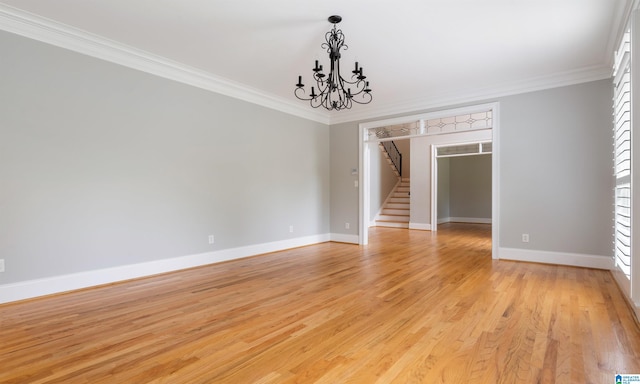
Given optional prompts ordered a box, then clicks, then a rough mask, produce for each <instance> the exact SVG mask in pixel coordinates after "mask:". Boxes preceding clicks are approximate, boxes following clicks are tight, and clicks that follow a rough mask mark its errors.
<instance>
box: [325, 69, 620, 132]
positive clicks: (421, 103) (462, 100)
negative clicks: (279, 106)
mask: <svg viewBox="0 0 640 384" xmlns="http://www.w3.org/2000/svg"><path fill="white" fill-rule="evenodd" d="M611 73H612V69H611V67H610V66H609V65H608V64H603V65H598V66H593V67H585V68H580V69H576V70H571V71H566V72H560V73H554V74H551V75H547V76H542V77H535V78H530V79H524V80H522V81H519V82H512V83H508V84H504V85H502V86H491V87H487V88H482V89H478V90H470V91H465V92H457V93H452V94H448V95H447V94H439V95H438V94H433V95H430V96H429V97H428V98H425V99H422V100H407V101H403V102H398V103H395V104H388V105H380V104H376V105H375V106H370V107H367V106H363V107H362V108H359V109H357V110H349V111H340V114H339V115H337V114H336V115H331V124H341V123H347V122H351V121H360V120H370V119H374V118H379V117H384V116H391V115H399V114H403V113H411V112H415V111H424V110H428V109H438V108H446V107H447V106H451V105H460V104H467V103H474V102H478V101H481V100H490V99H496V98H498V97H504V96H511V95H517V94H521V93H527V92H535V91H541V90H544V89H551V88H557V87H564V86H568V85H574V84H580V83H587V82H591V81H597V80H603V79H608V78H610V77H611ZM426 93H428V92H426ZM369 105H371V104H369Z"/></svg>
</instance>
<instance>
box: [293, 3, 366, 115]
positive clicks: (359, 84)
mask: <svg viewBox="0 0 640 384" xmlns="http://www.w3.org/2000/svg"><path fill="white" fill-rule="evenodd" d="M340 21H342V17H340V16H336V15H334V16H330V17H329V22H330V23H332V24H333V29H332V30H330V31H329V32H327V33H326V34H325V40H326V42H325V43H322V45H321V47H322V48H324V49H326V50H327V53H328V54H329V61H330V62H331V68H330V70H329V74H328V75H326V74H324V73H323V72H322V65H318V60H316V65H315V68H313V69H312V71H313V80H315V82H316V85H315V86H312V87H311V93H310V94H309V95H307V92H306V91H305V89H304V84H302V76H298V84H296V89H295V91H294V94H295V95H296V97H297V98H298V99H300V100H305V101H309V103H310V104H311V106H312V107H313V108H318V107H320V106H322V107H324V108H326V109H327V110H329V111H331V110H335V111H340V110H342V109H350V108H351V107H352V106H353V103H358V104H369V103H370V102H371V100H372V95H371V89H369V82H368V81H365V79H366V78H367V77H366V76H365V75H364V74H363V71H362V67H359V66H358V62H356V65H355V68H354V70H353V71H351V76H350V79H349V80H346V79H344V78H343V77H342V75H341V74H340V49H342V48H343V47H344V49H348V48H349V47H348V46H347V45H346V44H345V43H344V34H343V33H342V30H340V29H337V28H336V24H338V23H339V22H340ZM316 87H317V92H318V93H316Z"/></svg>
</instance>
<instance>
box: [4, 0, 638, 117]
mask: <svg viewBox="0 0 640 384" xmlns="http://www.w3.org/2000/svg"><path fill="white" fill-rule="evenodd" d="M633 4H634V8H635V6H637V4H638V0H633ZM624 9H625V11H624V12H623V14H624V13H626V12H628V8H624ZM618 19H623V17H622V15H620V14H618ZM0 30H4V31H7V32H11V33H14V34H17V35H21V36H24V37H27V38H30V39H33V40H38V41H41V42H44V43H47V44H51V45H55V46H58V47H61V48H65V49H69V50H71V51H75V52H78V53H81V54H85V55H88V56H92V57H95V58H98V59H102V60H105V61H109V62H113V63H116V64H120V65H124V66H126V67H129V68H133V69H137V70H140V71H143V72H147V73H150V74H153V75H156V76H160V77H163V78H167V79H170V80H174V81H178V82H181V83H184V84H188V85H191V86H194V87H198V88H201V89H205V90H208V91H211V92H215V93H219V94H222V95H225V96H229V97H232V98H235V99H239V100H243V101H246V102H249V103H252V104H256V105H260V106H263V107H266V108H270V109H273V110H277V111H280V112H283V113H287V114H290V115H294V116H297V117H301V118H304V119H308V120H312V121H316V122H319V123H322V124H327V125H330V124H339V123H346V122H352V121H364V120H370V119H375V118H380V117H385V116H393V115H399V114H405V113H415V112H416V111H424V110H428V109H433V108H440V107H448V106H452V105H459V104H464V103H469V102H477V101H481V100H488V99H493V98H496V97H502V96H509V95H514V94H519V93H525V92H532V91H537V90H542V89H548V88H555V87H560V86H565V85H572V84H578V83H583V82H589V81H595V80H600V79H605V78H609V77H611V72H612V70H611V68H610V66H609V65H606V63H605V64H604V65H602V66H596V67H589V68H583V69H578V70H574V71H568V72H562V73H557V74H553V75H550V76H543V77H537V78H530V79H526V80H522V81H518V82H515V83H513V82H512V83H508V84H502V85H498V86H492V87H487V88H482V89H476V90H467V91H463V92H458V93H451V94H435V95H430V96H428V97H425V98H421V99H417V100H406V101H404V102H399V103H388V104H386V105H379V104H378V105H371V104H369V105H367V106H363V107H362V108H359V109H358V110H349V111H344V110H343V111H340V112H339V113H335V112H334V113H327V112H324V111H321V110H318V109H309V107H308V105H301V104H298V103H294V102H292V101H290V100H287V99H284V98H281V97H278V96H275V95H273V94H269V93H266V92H263V91H260V90H258V89H255V88H252V87H249V86H247V85H244V84H240V83H237V82H234V81H232V80H229V79H225V78H223V77H220V76H216V75H214V74H211V73H209V72H205V71H203V70H200V69H197V68H193V67H190V66H187V65H184V64H181V63H178V62H175V61H172V60H169V59H167V58H164V57H161V56H158V55H154V54H152V53H149V52H146V51H143V50H140V49H137V48H133V47H130V46H127V45H124V44H121V43H119V42H116V41H113V40H109V39H106V38H104V37H101V36H98V35H94V34H91V33H89V32H86V31H84V30H81V29H78V28H74V27H71V26H68V25H65V24H62V23H59V22H56V21H53V20H50V19H47V18H43V17H41V16H37V15H34V14H31V13H28V12H25V11H22V10H19V9H17V8H13V7H9V6H7V5H4V4H0ZM612 34H614V35H615V33H612Z"/></svg>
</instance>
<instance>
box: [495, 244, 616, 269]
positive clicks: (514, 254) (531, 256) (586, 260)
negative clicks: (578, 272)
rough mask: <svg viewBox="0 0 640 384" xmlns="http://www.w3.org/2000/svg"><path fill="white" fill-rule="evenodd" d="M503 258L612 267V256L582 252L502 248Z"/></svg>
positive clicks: (585, 266)
mask: <svg viewBox="0 0 640 384" xmlns="http://www.w3.org/2000/svg"><path fill="white" fill-rule="evenodd" d="M500 259H501V260H515V261H528V262H533V263H545V264H557V265H569V266H573V267H584V268H596V269H609V270H610V269H611V268H613V259H612V258H611V257H610V256H596V255H585V254H580V253H566V252H550V251H539V250H532V249H519V248H500Z"/></svg>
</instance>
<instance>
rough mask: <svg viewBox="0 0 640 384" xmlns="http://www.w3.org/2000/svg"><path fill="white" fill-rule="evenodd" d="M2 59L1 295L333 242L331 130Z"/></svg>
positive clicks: (215, 99) (119, 71) (46, 51)
mask: <svg viewBox="0 0 640 384" xmlns="http://www.w3.org/2000/svg"><path fill="white" fill-rule="evenodd" d="M0 47H1V48H2V58H1V59H0V84H2V85H1V86H0V180H1V183H2V184H1V187H0V255H1V256H0V258H3V259H5V261H6V272H4V273H2V274H0V284H5V283H11V282H18V281H24V280H30V279H36V278H43V277H48V276H54V275H61V274H69V273H74V272H81V271H87V270H92V269H99V268H105V267H112V266H120V265H126V264H133V263H140V262H147V261H153V260H159V259H163V258H169V257H177V256H184V255H191V254H197V253H201V252H207V251H213V250H219V249H226V248H233V247H239V246H245V245H252V244H261V243H265V242H272V241H278V240H286V239H289V238H293V237H301V236H308V235H317V234H326V233H329V230H330V222H329V212H330V194H331V193H332V190H331V189H330V184H329V182H330V174H329V171H330V159H329V153H330V150H329V148H330V147H329V146H330V141H329V140H330V137H329V127H328V126H326V125H323V124H319V123H315V122H311V121H308V120H305V119H301V118H297V117H293V116H290V115H287V114H284V113H280V112H276V111H273V110H270V109H267V108H263V107H259V106H256V105H252V104H249V103H245V102H242V101H239V100H235V99H231V98H228V97H225V96H221V95H217V94H214V93H211V92H207V91H204V90H200V89H198V88H194V87H190V86H187V85H184V84H180V83H177V82H173V81H170V80H166V79H162V78H159V77H155V76H152V75H149V74H145V73H142V72H139V71H136V70H132V69H128V68H125V67H123V66H119V65H115V64H112V63H108V62H105V61H101V60H98V59H94V58H91V57H88V56H83V55H80V54H77V53H73V52H70V51H66V50H63V49H60V48H56V47H53V46H49V45H46V44H42V43H39V42H36V41H33V40H29V39H25V38H22V37H18V36H16V35H12V34H9V33H5V32H0ZM356 137H357V135H356ZM348 142H349V143H354V142H356V141H355V140H353V139H351V140H349V141H348ZM334 144H335V143H334ZM353 148H355V153H354V156H357V146H356V147H351V148H350V150H353ZM343 149H344V148H339V147H336V151H337V152H338V153H341V152H342V151H343ZM342 164H344V165H345V166H344V170H345V174H344V175H338V174H337V173H336V177H341V178H342V177H343V176H346V177H348V178H353V176H351V175H350V172H348V169H349V168H351V167H353V168H356V167H357V158H354V160H353V161H351V162H344V163H342ZM332 166H335V164H332ZM356 177H357V176H356ZM337 187H339V186H337ZM350 191H351V192H353V193H354V194H355V193H356V189H355V188H354V187H353V185H352V186H351V188H350ZM344 196H345V198H346V196H347V194H346V193H345V194H344ZM336 201H337V205H340V204H341V202H340V199H339V198H336ZM356 217H357V216H356ZM349 219H350V220H357V219H356V218H355V217H349ZM354 222H357V221H354ZM290 225H293V226H294V233H289V226H290ZM354 227H356V228H357V226H354ZM209 234H214V235H215V240H216V241H215V244H213V245H209V244H208V241H207V236H208V235H209Z"/></svg>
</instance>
